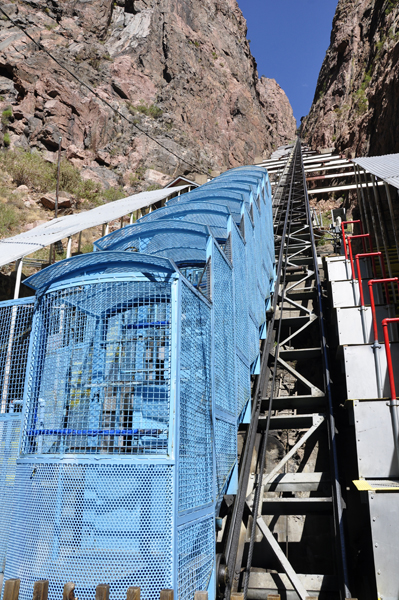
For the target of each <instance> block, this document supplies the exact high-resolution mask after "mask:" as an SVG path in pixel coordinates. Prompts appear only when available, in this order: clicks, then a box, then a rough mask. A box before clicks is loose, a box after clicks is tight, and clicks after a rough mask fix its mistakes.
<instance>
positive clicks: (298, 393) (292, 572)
mask: <svg viewBox="0 0 399 600" xmlns="http://www.w3.org/2000/svg"><path fill="white" fill-rule="evenodd" d="M302 152H303V151H302V147H301V143H300V140H299V139H298V140H297V142H296V143H295V145H294V147H293V150H292V152H291V154H290V155H289V156H288V158H287V161H286V164H285V168H284V170H283V172H282V175H281V177H280V180H279V182H278V185H277V188H276V191H275V193H274V199H273V215H274V231H275V246H276V261H277V272H276V286H275V294H274V299H273V304H272V309H271V311H270V313H269V315H268V327H267V335H266V339H265V340H264V341H263V344H262V348H261V352H262V364H261V372H260V375H259V376H257V378H256V380H255V382H254V386H253V403H252V418H251V421H250V423H249V425H248V426H247V429H246V430H245V432H244V442H243V450H242V453H241V460H240V472H239V491H238V494H237V496H236V497H235V499H234V503H233V505H232V510H231V511H230V514H229V516H228V520H227V525H226V527H225V533H224V540H223V543H224V552H225V555H226V560H227V567H228V574H229V577H228V585H227V589H226V593H225V598H228V597H229V594H230V593H231V592H237V591H241V590H242V592H243V594H244V598H260V597H265V598H266V595H267V593H282V594H283V596H282V597H284V598H298V597H299V598H300V599H301V600H306V598H308V597H309V596H316V595H317V596H318V595H319V591H320V587H323V589H324V588H325V587H326V577H323V576H318V575H315V574H314V573H315V572H313V573H303V574H302V575H298V574H297V572H296V568H295V564H294V563H295V561H296V562H297V563H298V564H300V561H299V562H298V560H296V559H295V556H294V561H293V562H292V561H290V554H289V551H288V550H289V545H290V544H289V539H288V538H289V536H288V533H287V532H288V529H289V528H288V527H287V522H288V519H289V518H290V517H289V516H290V515H292V516H293V517H294V516H295V518H296V519H297V520H298V519H299V520H302V521H301V522H302V523H305V524H306V523H307V522H308V521H309V522H310V523H312V519H313V527H316V528H317V527H318V525H317V518H318V517H319V516H323V517H324V519H326V518H327V519H328V518H329V520H330V523H331V525H332V526H331V529H330V531H328V528H327V530H326V533H325V535H324V536H323V544H324V550H325V552H326V555H327V556H330V557H331V558H330V565H331V571H330V573H329V575H330V577H329V583H328V585H331V583H332V596H331V597H334V598H337V597H338V596H339V597H340V598H349V597H350V592H349V587H348V573H347V567H346V552H345V540H344V530H343V503H342V498H341V490H340V484H339V478H338V461H337V450H336V439H335V438H336V435H335V424H334V416H333V407H332V399H331V390H330V375H329V366H328V358H327V347H326V338H325V332H324V323H323V308H322V294H321V285H320V277H319V271H318V260H317V253H316V246H315V239H314V235H313V229H312V220H311V213H310V208H309V201H308V195H307V188H306V176H305V170H304V165H303V154H302ZM284 380H286V381H289V382H290V384H289V386H288V387H289V389H282V386H281V381H284ZM283 387H284V386H283ZM277 430H279V431H280V432H281V431H282V432H283V433H284V431H286V434H287V439H288V431H289V430H293V431H295V432H296V439H297V441H296V442H295V443H294V444H293V445H291V447H290V446H289V445H288V444H287V446H286V448H285V450H286V451H285V453H284V455H283V456H280V455H279V460H278V461H277V463H276V464H273V465H269V464H266V465H265V460H266V450H267V449H269V444H270V441H271V439H276V438H275V437H274V434H275V433H276V431H277ZM280 435H281V434H280ZM315 447H318V448H319V453H320V448H322V447H324V448H325V449H326V450H325V460H324V462H323V461H316V464H315V465H313V467H314V468H313V467H310V466H309V465H308V466H306V460H305V459H303V460H301V462H300V465H299V468H298V470H297V472H293V471H295V465H296V466H297V467H298V465H297V464H296V461H295V460H293V459H294V458H295V456H297V455H298V453H301V452H302V451H303V450H304V449H305V452H304V453H303V454H304V456H305V458H306V455H307V454H308V455H309V454H310V450H309V448H311V449H312V448H313V449H314V448H315ZM320 463H322V470H319V471H317V470H316V467H317V464H320ZM304 466H305V468H304ZM287 467H289V468H287ZM312 468H313V470H312ZM265 471H266V473H265ZM254 515H255V517H254ZM282 515H284V516H285V517H286V539H287V543H286V544H285V551H284V550H283V544H282V541H283V540H282V539H281V526H280V527H279V526H278V522H279V519H280V521H281V518H282ZM283 518H284V517H283ZM254 520H255V521H256V524H257V527H254V526H253V522H254ZM302 539H305V536H304V529H302ZM265 541H266V546H265ZM279 542H280V543H279ZM305 543H306V542H305ZM259 547H261V548H262V549H261V553H263V555H264V557H265V558H266V562H268V564H260V563H259V551H258V556H257V558H256V559H254V557H255V556H256V555H257V548H258V549H259ZM265 549H266V550H265ZM303 550H304V551H306V550H305V548H304V549H303ZM300 552H301V542H300V541H299V553H300ZM295 554H296V556H298V549H297V552H296V553H295V552H294V555H295ZM267 557H268V558H267ZM310 563H311V561H310ZM273 564H274V565H278V568H277V569H276V570H277V571H278V572H279V573H280V574H281V575H278V576H276V577H273V576H272V575H271V574H270V573H268V572H267V570H270V566H271V565H272V568H274V567H273ZM254 566H256V567H258V568H257V569H255V571H254V570H253V567H254ZM259 567H261V568H259ZM276 581H278V583H276ZM261 590H262V591H261ZM259 594H261V595H259ZM262 594H263V595H262ZM284 594H285V595H284Z"/></svg>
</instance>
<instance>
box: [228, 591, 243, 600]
mask: <svg viewBox="0 0 399 600" xmlns="http://www.w3.org/2000/svg"><path fill="white" fill-rule="evenodd" d="M230 600H244V592H233V593H232V594H231V595H230Z"/></svg>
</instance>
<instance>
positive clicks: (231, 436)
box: [215, 419, 237, 495]
mask: <svg viewBox="0 0 399 600" xmlns="http://www.w3.org/2000/svg"><path fill="white" fill-rule="evenodd" d="M215 439H216V481H217V490H218V495H220V494H221V493H222V491H223V487H224V484H225V482H226V479H227V477H228V475H229V474H230V471H231V469H232V468H233V466H234V464H235V462H236V459H237V431H236V425H235V424H233V423H227V422H226V421H222V420H220V419H216V432H215Z"/></svg>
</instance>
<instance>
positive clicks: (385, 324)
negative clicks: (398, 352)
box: [382, 318, 399, 401]
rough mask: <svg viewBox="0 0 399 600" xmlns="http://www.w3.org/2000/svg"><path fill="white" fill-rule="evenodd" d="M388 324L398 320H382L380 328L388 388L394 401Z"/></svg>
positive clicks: (398, 319) (393, 380) (394, 392)
mask: <svg viewBox="0 0 399 600" xmlns="http://www.w3.org/2000/svg"><path fill="white" fill-rule="evenodd" d="M390 323H399V318H395V319H384V320H383V322H382V328H383V331H384V342H385V352H386V355H387V368H388V377H389V387H390V389H391V400H392V401H394V400H396V389H395V379H394V376H393V367H392V355H391V348H390V346H389V333H388V325H389V324H390Z"/></svg>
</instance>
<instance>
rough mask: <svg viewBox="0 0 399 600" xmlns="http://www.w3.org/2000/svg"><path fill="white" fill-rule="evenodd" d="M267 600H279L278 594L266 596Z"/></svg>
mask: <svg viewBox="0 0 399 600" xmlns="http://www.w3.org/2000/svg"><path fill="white" fill-rule="evenodd" d="M267 600H281V596H280V594H268V595H267Z"/></svg>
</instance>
